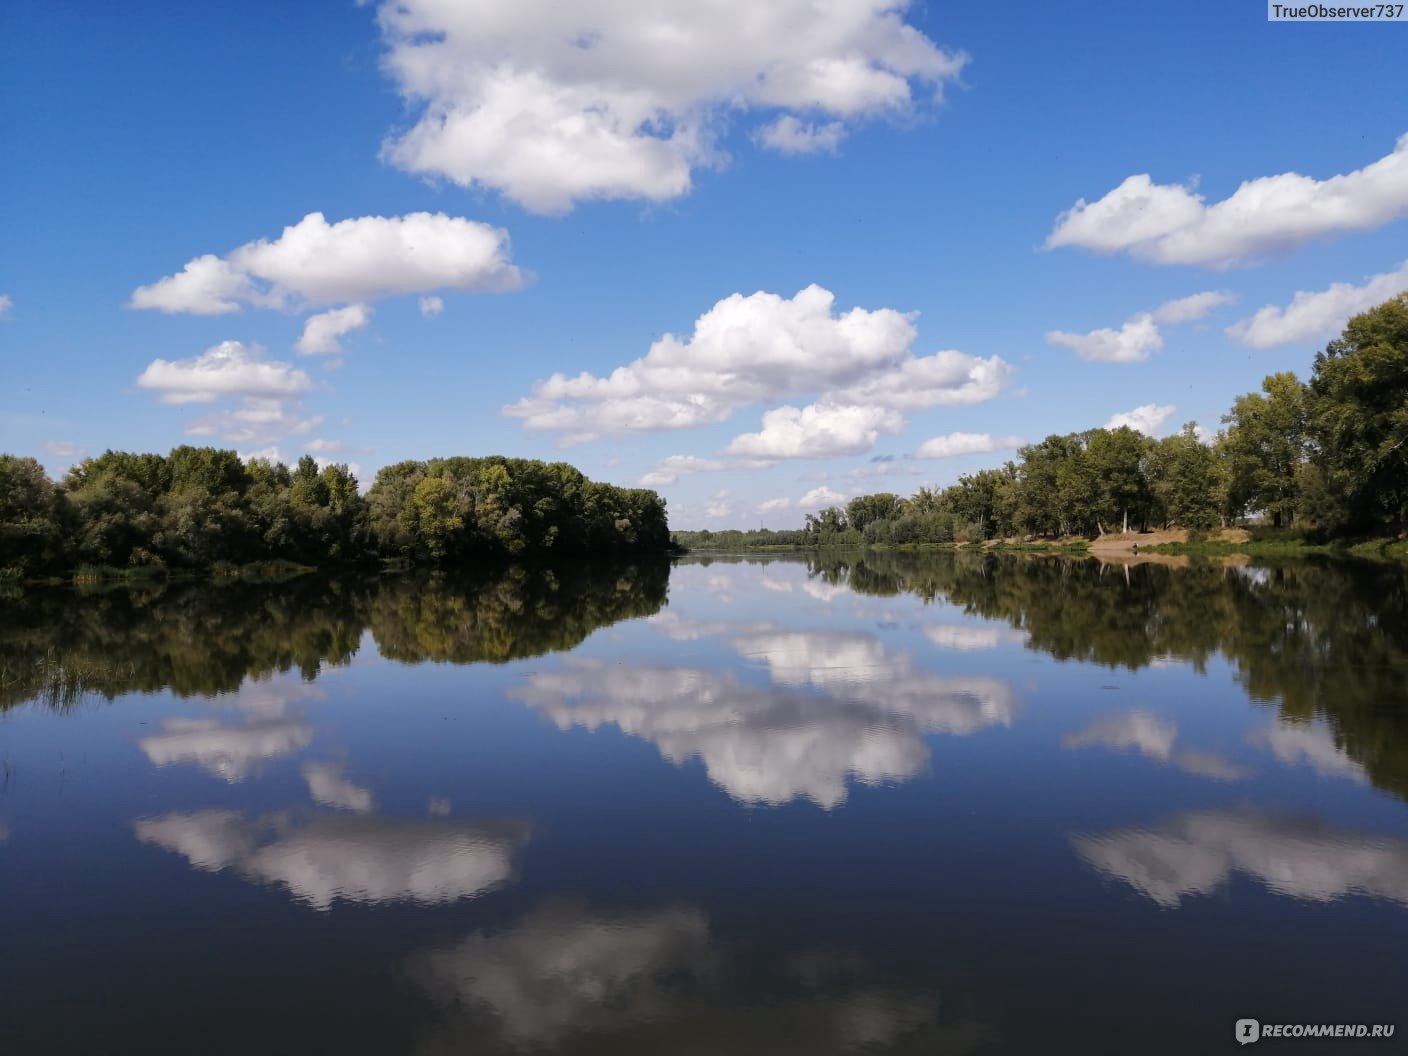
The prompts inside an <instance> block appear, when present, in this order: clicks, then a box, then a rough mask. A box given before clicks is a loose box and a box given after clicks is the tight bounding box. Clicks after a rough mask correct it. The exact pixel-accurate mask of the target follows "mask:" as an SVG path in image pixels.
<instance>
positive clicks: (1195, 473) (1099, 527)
mask: <svg viewBox="0 0 1408 1056" xmlns="http://www.w3.org/2000/svg"><path fill="white" fill-rule="evenodd" d="M1222 424H1223V426H1224V428H1223V429H1221V430H1220V431H1219V432H1218V433H1217V434H1216V435H1215V436H1209V435H1208V434H1207V433H1206V432H1205V431H1203V430H1201V429H1200V428H1199V427H1198V426H1197V425H1196V423H1193V422H1189V423H1188V424H1187V425H1185V426H1184V427H1183V429H1182V430H1181V431H1180V432H1178V433H1176V434H1174V435H1173V436H1168V437H1164V438H1163V439H1160V440H1155V439H1154V438H1153V437H1150V436H1146V435H1144V434H1143V433H1140V432H1138V431H1136V430H1134V429H1132V428H1130V427H1129V426H1119V427H1118V428H1113V429H1111V428H1101V429H1087V430H1085V431H1083V432H1078V433H1068V434H1066V435H1052V436H1048V437H1047V438H1046V439H1045V440H1042V441H1041V442H1040V443H1034V444H1027V445H1025V446H1023V447H1021V448H1019V449H1018V452H1017V459H1016V460H1015V461H1009V462H1007V463H1006V464H1005V465H1003V466H1002V467H1001V468H1000V469H985V470H981V471H979V472H977V473H969V474H964V475H963V476H961V477H959V479H958V482H957V483H956V484H953V485H950V486H949V487H947V488H943V489H941V490H938V489H932V488H927V487H925V488H920V489H919V491H918V492H916V493H915V494H914V495H911V496H909V497H908V498H901V497H900V496H899V495H896V494H893V493H890V492H880V493H876V494H872V495H858V496H856V497H855V498H853V499H851V500H850V501H849V502H848V503H846V505H845V506H829V507H827V508H825V509H822V510H820V511H818V512H817V513H809V514H807V515H806V523H805V525H804V526H803V527H802V528H801V529H798V530H795V531H782V532H775V531H767V530H759V531H756V532H753V531H724V532H708V531H704V532H677V533H675V539H676V540H677V541H678V542H679V543H680V544H682V545H683V546H686V547H688V548H690V549H694V550H708V549H717V548H737V549H748V550H754V549H767V548H778V547H783V546H786V547H790V548H793V549H798V548H800V549H815V548H823V547H831V546H866V547H871V548H876V549H880V548H901V549H904V548H911V547H965V546H971V547H975V548H977V547H982V548H997V549H1007V550H1027V551H1033V552H1066V553H1070V552H1090V553H1092V554H1098V553H1101V552H1105V553H1120V552H1130V553H1133V552H1134V551H1135V549H1136V548H1137V549H1138V552H1140V553H1144V552H1146V551H1152V552H1155V553H1164V554H1183V555H1190V556H1196V555H1199V554H1205V555H1209V556H1212V555H1219V554H1251V555H1256V554H1276V555H1296V554H1309V553H1326V554H1336V553H1343V554H1347V555H1352V556H1363V557H1377V558H1393V559H1404V558H1408V292H1405V293H1402V294H1399V295H1398V296H1397V297H1394V298H1392V299H1390V300H1388V301H1386V302H1384V303H1383V304H1381V305H1379V306H1378V307H1376V308H1372V309H1370V310H1369V311H1367V312H1363V313H1362V314H1360V315H1357V316H1355V317H1354V318H1353V319H1351V320H1350V321H1349V323H1348V324H1347V325H1346V326H1345V329H1344V332H1343V334H1342V335H1341V336H1340V337H1338V338H1336V339H1335V340H1333V341H1331V342H1330V343H1329V344H1328V345H1326V347H1325V349H1324V351H1322V352H1320V353H1318V354H1317V355H1316V357H1315V361H1314V364H1313V367H1312V372H1311V378H1310V380H1309V381H1308V382H1302V381H1301V380H1300V379H1299V378H1297V377H1296V375H1295V374H1294V373H1291V372H1289V371H1287V372H1284V373H1279V374H1272V375H1269V376H1268V377H1267V378H1266V379H1265V380H1264V381H1263V382H1262V385H1261V391H1260V392H1253V393H1247V394H1245V395H1243V396H1239V397H1238V398H1237V399H1236V400H1235V401H1234V402H1233V405H1232V408H1231V410H1230V411H1228V413H1227V414H1225V415H1223V417H1222Z"/></svg>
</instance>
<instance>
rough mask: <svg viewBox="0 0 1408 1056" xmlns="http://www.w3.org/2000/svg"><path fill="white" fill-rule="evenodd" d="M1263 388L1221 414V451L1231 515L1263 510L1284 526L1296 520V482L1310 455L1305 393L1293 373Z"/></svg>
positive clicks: (1277, 377)
mask: <svg viewBox="0 0 1408 1056" xmlns="http://www.w3.org/2000/svg"><path fill="white" fill-rule="evenodd" d="M1261 389H1262V391H1261V392H1260V393H1255V392H1250V393H1247V394H1246V395H1245V396H1239V397H1237V400H1236V402H1234V403H1233V405H1232V410H1231V412H1229V413H1228V414H1225V415H1223V417H1222V420H1223V422H1224V423H1226V424H1227V431H1226V434H1225V435H1224V439H1223V442H1222V452H1223V454H1224V455H1225V457H1226V458H1227V461H1228V470H1229V472H1230V474H1231V480H1230V484H1229V487H1230V489H1231V492H1230V499H1231V506H1232V508H1233V511H1234V512H1235V513H1236V514H1241V513H1243V512H1246V511H1249V510H1250V511H1263V512H1265V513H1266V514H1267V515H1269V516H1270V517H1271V523H1272V525H1273V526H1275V527H1277V528H1280V527H1282V526H1284V525H1288V524H1291V523H1292V522H1294V520H1295V515H1296V507H1297V494H1298V489H1297V485H1296V478H1297V475H1298V473H1299V471H1300V467H1301V466H1302V465H1304V464H1305V461H1306V458H1307V456H1308V454H1309V451H1310V434H1309V424H1310V423H1309V416H1308V407H1307V402H1308V401H1307V399H1306V396H1307V393H1306V388H1305V386H1304V385H1302V384H1301V382H1300V379H1299V378H1297V377H1296V376H1295V374H1293V373H1291V372H1290V371H1286V372H1285V373H1281V374H1272V375H1270V376H1269V377H1267V378H1266V380H1264V381H1263V382H1262V383H1261Z"/></svg>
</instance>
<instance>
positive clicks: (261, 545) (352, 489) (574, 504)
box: [0, 446, 673, 587]
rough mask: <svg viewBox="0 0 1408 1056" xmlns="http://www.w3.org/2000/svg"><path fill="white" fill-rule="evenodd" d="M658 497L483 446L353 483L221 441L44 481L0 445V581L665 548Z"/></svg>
mask: <svg viewBox="0 0 1408 1056" xmlns="http://www.w3.org/2000/svg"><path fill="white" fill-rule="evenodd" d="M672 547H673V544H672V541H671V539H670V534H669V525H668V522H667V520H666V514H665V500H664V499H662V498H661V497H660V496H659V495H658V494H657V493H656V492H654V491H650V490H647V489H644V488H620V487H616V486H615V485H611V484H603V483H599V482H597V481H592V480H589V479H587V478H586V477H585V476H583V475H582V473H581V472H579V471H578V470H576V469H575V468H573V467H572V466H570V465H567V464H566V463H563V462H555V463H551V464H549V463H545V462H539V461H534V460H530V459H520V458H505V457H501V456H490V457H485V458H437V459H431V460H429V461H425V462H419V461H408V462H399V463H396V464H395V465H391V466H386V467H384V468H383V469H382V470H381V471H380V472H378V473H377V476H376V480H375V482H374V483H373V484H372V486H371V488H370V489H369V490H368V491H367V493H366V494H365V495H363V494H361V493H360V491H359V489H358V485H357V478H356V477H354V476H353V475H352V474H351V473H350V472H349V471H348V469H347V467H346V466H345V465H339V464H327V465H321V466H320V465H319V464H318V463H317V462H316V461H315V460H314V459H312V458H310V457H307V456H305V457H304V458H302V459H300V460H299V462H298V463H297V464H296V465H295V466H293V467H292V468H290V467H288V466H285V465H283V464H282V463H276V462H269V461H267V460H264V459H251V460H249V461H248V462H245V461H243V460H241V458H240V456H239V455H238V454H237V453H236V452H234V451H225V450H219V449H216V448H210V447H189V446H182V447H178V448H175V449H174V450H173V451H171V452H170V454H168V455H156V454H132V453H129V452H124V451H107V452H105V453H104V454H102V455H99V456H97V457H96V458H87V459H84V460H83V461H82V462H79V463H78V464H77V465H75V466H74V467H73V468H72V469H70V470H69V472H68V473H67V474H66V475H65V477H64V478H63V480H61V481H60V482H58V483H57V484H56V483H54V482H52V481H50V480H49V478H48V476H47V475H46V474H45V472H44V469H43V467H41V466H40V465H39V463H38V462H37V461H35V460H34V459H32V458H20V457H17V456H14V455H0V587H3V586H6V585H9V586H17V585H18V584H20V583H24V582H26V581H34V580H40V581H42V580H46V579H47V580H54V579H60V580H70V581H72V582H75V583H97V582H103V581H107V580H115V579H124V580H142V579H148V578H195V577H204V576H214V577H217V578H218V577H235V576H238V577H242V578H247V579H255V580H273V581H277V580H280V579H286V578H289V577H291V576H295V575H299V574H301V573H304V572H308V571H311V570H313V569H333V568H356V567H363V568H393V569H408V568H421V567H431V568H447V569H448V568H463V567H473V566H478V565H499V564H505V563H508V562H517V561H537V560H561V559H564V558H571V557H575V556H581V555H586V554H592V555H638V554H647V553H658V554H666V553H669V552H670V551H671V549H672Z"/></svg>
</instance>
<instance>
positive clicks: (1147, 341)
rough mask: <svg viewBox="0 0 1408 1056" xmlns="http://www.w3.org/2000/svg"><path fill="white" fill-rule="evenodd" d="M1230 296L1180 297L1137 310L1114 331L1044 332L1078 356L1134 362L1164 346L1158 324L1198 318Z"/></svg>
mask: <svg viewBox="0 0 1408 1056" xmlns="http://www.w3.org/2000/svg"><path fill="white" fill-rule="evenodd" d="M1233 299H1234V298H1233V297H1232V296H1231V294H1227V293H1220V292H1217V291H1215V290H1209V291H1207V292H1204V293H1195V294H1193V295H1192V296H1189V297H1181V298H1179V299H1178V300H1176V301H1168V302H1167V303H1165V304H1161V305H1159V307H1157V308H1155V309H1154V310H1153V311H1152V312H1139V313H1138V314H1137V315H1133V316H1130V318H1129V319H1127V320H1125V323H1124V325H1123V326H1121V327H1120V328H1119V329H1118V330H1112V329H1110V328H1109V327H1102V328H1101V329H1099V330H1092V331H1090V332H1089V333H1086V334H1073V333H1070V332H1068V331H1065V330H1051V331H1048V332H1047V334H1046V341H1047V343H1048V344H1052V345H1060V346H1062V347H1064V348H1069V349H1072V350H1073V351H1074V352H1075V353H1076V355H1078V356H1080V358H1081V359H1090V360H1103V361H1104V362H1107V363H1138V362H1139V361H1141V360H1145V359H1148V358H1149V354H1150V353H1151V352H1157V351H1158V350H1159V349H1161V348H1163V347H1164V338H1163V334H1162V333H1160V331H1159V324H1161V323H1163V324H1169V323H1187V322H1191V321H1193V320H1195V319H1201V318H1202V317H1203V316H1205V315H1207V314H1208V312H1210V311H1212V310H1213V309H1214V308H1217V307H1219V306H1221V305H1224V304H1229V303H1231V302H1232V300H1233Z"/></svg>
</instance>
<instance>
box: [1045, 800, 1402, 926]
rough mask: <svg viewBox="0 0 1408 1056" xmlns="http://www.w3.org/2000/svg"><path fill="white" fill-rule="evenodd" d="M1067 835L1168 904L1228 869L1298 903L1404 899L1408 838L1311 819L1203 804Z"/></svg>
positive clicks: (1096, 861) (1216, 881)
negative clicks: (1150, 820) (1148, 821)
mask: <svg viewBox="0 0 1408 1056" xmlns="http://www.w3.org/2000/svg"><path fill="white" fill-rule="evenodd" d="M1071 842H1072V844H1073V845H1074V846H1075V849H1076V853H1078V854H1079V855H1080V856H1081V858H1083V859H1084V860H1085V861H1086V862H1087V863H1088V864H1089V865H1091V866H1092V867H1094V868H1095V869H1097V870H1099V871H1100V872H1102V873H1105V874H1106V875H1108V876H1112V877H1115V878H1117V879H1119V880H1123V881H1124V882H1125V883H1127V884H1129V885H1130V886H1131V887H1133V888H1134V889H1135V890H1136V891H1138V892H1140V893H1141V894H1143V895H1146V896H1147V897H1149V898H1151V899H1153V900H1154V901H1155V902H1157V903H1158V904H1159V905H1161V906H1165V907H1168V908H1170V909H1172V908H1175V907H1177V906H1178V905H1180V904H1181V903H1182V901H1183V899H1184V898H1187V897H1189V896H1192V895H1208V894H1211V893H1212V892H1214V891H1216V890H1217V889H1218V888H1219V887H1221V886H1222V885H1223V884H1225V883H1226V882H1227V881H1228V880H1229V879H1230V878H1231V877H1232V875H1233V874H1234V873H1241V874H1243V875H1244V876H1247V877H1250V878H1252V879H1254V880H1257V881H1259V882H1260V883H1262V884H1263V885H1265V886H1266V887H1267V888H1268V889H1270V890H1271V891H1274V892H1276V893H1277V894H1279V895H1285V896H1287V897H1290V898H1299V899H1304V900H1306V901H1313V902H1331V901H1334V900H1335V899H1338V898H1343V897H1345V896H1346V895H1352V894H1359V895H1367V896H1369V897H1372V898H1382V899H1386V900H1389V901H1393V902H1397V903H1400V904H1402V905H1408V841H1404V840H1401V839H1390V838H1385V837H1381V836H1374V835H1370V834H1368V833H1359V832H1351V831H1349V830H1346V829H1340V828H1336V827H1334V826H1331V825H1328V824H1326V823H1324V822H1322V821H1319V820H1317V819H1311V818H1302V817H1291V816H1287V815H1281V814H1272V813H1269V812H1266V811H1260V810H1254V809H1251V808H1233V809H1227V810H1207V811H1200V812H1196V813H1190V814H1183V815H1180V816H1178V817H1176V818H1173V819H1171V820H1170V821H1169V822H1167V823H1166V824H1164V825H1162V826H1159V827H1156V828H1149V829H1144V828H1129V829H1121V830H1118V831H1116V832H1111V833H1107V834H1105V835H1101V836H1077V837H1075V838H1074V839H1072V841H1071Z"/></svg>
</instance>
